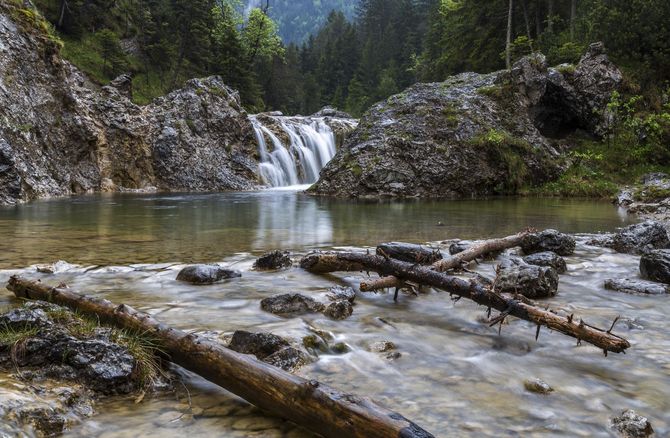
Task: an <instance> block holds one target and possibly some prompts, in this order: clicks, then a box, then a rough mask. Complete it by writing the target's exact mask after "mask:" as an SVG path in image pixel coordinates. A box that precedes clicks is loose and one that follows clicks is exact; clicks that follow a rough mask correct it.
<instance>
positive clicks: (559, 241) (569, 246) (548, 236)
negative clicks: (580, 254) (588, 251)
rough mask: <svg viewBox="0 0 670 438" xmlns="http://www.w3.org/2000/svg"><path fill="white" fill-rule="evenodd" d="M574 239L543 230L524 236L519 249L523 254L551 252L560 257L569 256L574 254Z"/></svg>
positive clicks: (553, 231) (556, 232) (566, 235)
mask: <svg viewBox="0 0 670 438" xmlns="http://www.w3.org/2000/svg"><path fill="white" fill-rule="evenodd" d="M575 246H576V241H575V238H574V237H572V236H570V235H568V234H564V233H561V232H559V231H556V230H544V231H542V232H540V233H533V234H529V235H527V236H525V237H524V238H523V241H522V242H521V249H522V250H523V252H524V253H525V254H528V255H530V254H535V253H538V252H546V251H551V252H554V253H556V254H558V255H561V256H569V255H572V254H573V253H574V252H575Z"/></svg>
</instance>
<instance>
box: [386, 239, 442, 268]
mask: <svg viewBox="0 0 670 438" xmlns="http://www.w3.org/2000/svg"><path fill="white" fill-rule="evenodd" d="M377 254H379V255H382V256H384V257H391V258H392V259H396V260H401V261H403V262H409V263H420V264H424V265H430V264H432V263H435V262H436V261H438V260H442V254H440V251H438V250H434V249H431V248H426V247H424V246H421V245H417V244H414V243H404V242H388V243H382V244H380V245H378V246H377Z"/></svg>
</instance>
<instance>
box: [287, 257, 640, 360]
mask: <svg viewBox="0 0 670 438" xmlns="http://www.w3.org/2000/svg"><path fill="white" fill-rule="evenodd" d="M300 266H301V267H302V268H303V269H305V270H307V271H309V272H313V273H318V274H324V273H328V272H336V271H348V270H352V269H353V268H360V269H355V270H360V271H373V272H377V273H379V274H381V275H387V276H388V275H392V276H394V277H396V278H398V279H400V280H403V281H411V282H414V283H417V284H421V285H426V286H431V287H434V288H437V289H442V290H444V291H446V292H449V293H451V294H453V295H457V296H459V297H462V298H467V299H469V300H472V301H474V302H475V303H477V304H480V305H483V306H486V307H488V308H489V309H496V310H498V311H500V312H501V313H500V315H499V316H498V317H497V318H494V320H493V321H494V322H493V324H496V323H498V322H499V323H500V324H501V325H502V322H503V321H504V319H505V318H506V317H507V316H508V315H511V316H516V317H517V318H520V319H524V320H526V321H530V322H533V323H535V324H537V325H538V332H537V333H538V334H539V327H540V326H545V327H548V328H550V329H552V330H556V331H558V332H561V333H563V334H565V335H568V336H572V337H573V338H576V339H577V342H578V343H580V342H581V341H585V342H588V343H590V344H592V345H595V346H596V347H599V348H601V349H602V350H603V351H604V352H605V354H607V352H608V351H612V352H614V353H622V352H625V350H626V349H627V348H629V347H630V344H629V343H628V341H626V340H625V339H623V338H621V337H619V336H616V335H614V334H612V333H611V331H612V328H610V329H609V330H607V331H606V330H602V329H599V328H596V327H593V326H591V325H588V324H586V323H584V321H582V320H580V321H579V322H576V321H575V320H574V318H573V316H572V315H571V316H568V317H565V316H560V315H558V314H557V313H554V312H553V311H551V310H544V309H542V308H540V307H539V306H537V305H535V304H534V303H533V302H532V301H530V300H528V299H527V298H525V297H523V296H521V295H510V294H499V293H497V292H494V291H493V290H491V289H489V288H486V287H484V286H482V285H481V284H478V283H476V282H474V281H465V280H463V279H461V278H457V277H453V276H449V275H446V274H444V273H442V272H438V271H436V270H435V269H432V267H428V266H421V265H417V264H413V263H407V262H401V261H399V260H394V259H391V258H385V257H383V256H379V255H370V254H364V253H355V252H332V253H313V254H309V255H307V256H305V257H304V258H303V259H302V260H301V261H300ZM617 319H618V318H617ZM616 321H617V320H615V322H616ZM612 326H614V324H612Z"/></svg>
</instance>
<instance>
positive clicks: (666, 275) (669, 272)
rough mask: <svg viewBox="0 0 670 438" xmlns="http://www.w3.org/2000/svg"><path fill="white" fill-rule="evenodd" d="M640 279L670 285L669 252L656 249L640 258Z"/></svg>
mask: <svg viewBox="0 0 670 438" xmlns="http://www.w3.org/2000/svg"><path fill="white" fill-rule="evenodd" d="M640 273H641V274H642V278H644V279H647V280H652V281H660V282H661V283H665V284H670V250H667V249H657V250H654V251H649V252H647V253H646V254H643V255H642V257H641V258H640Z"/></svg>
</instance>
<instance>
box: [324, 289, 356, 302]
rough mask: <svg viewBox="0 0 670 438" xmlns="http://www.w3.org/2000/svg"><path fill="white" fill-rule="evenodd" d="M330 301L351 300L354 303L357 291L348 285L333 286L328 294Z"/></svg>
mask: <svg viewBox="0 0 670 438" xmlns="http://www.w3.org/2000/svg"><path fill="white" fill-rule="evenodd" d="M326 296H327V297H328V299H329V300H330V301H341V300H345V301H349V302H350V303H353V302H354V301H355V300H356V291H355V290H354V289H353V288H352V287H348V286H333V287H331V288H330V289H329V290H328V294H327V295H326Z"/></svg>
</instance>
